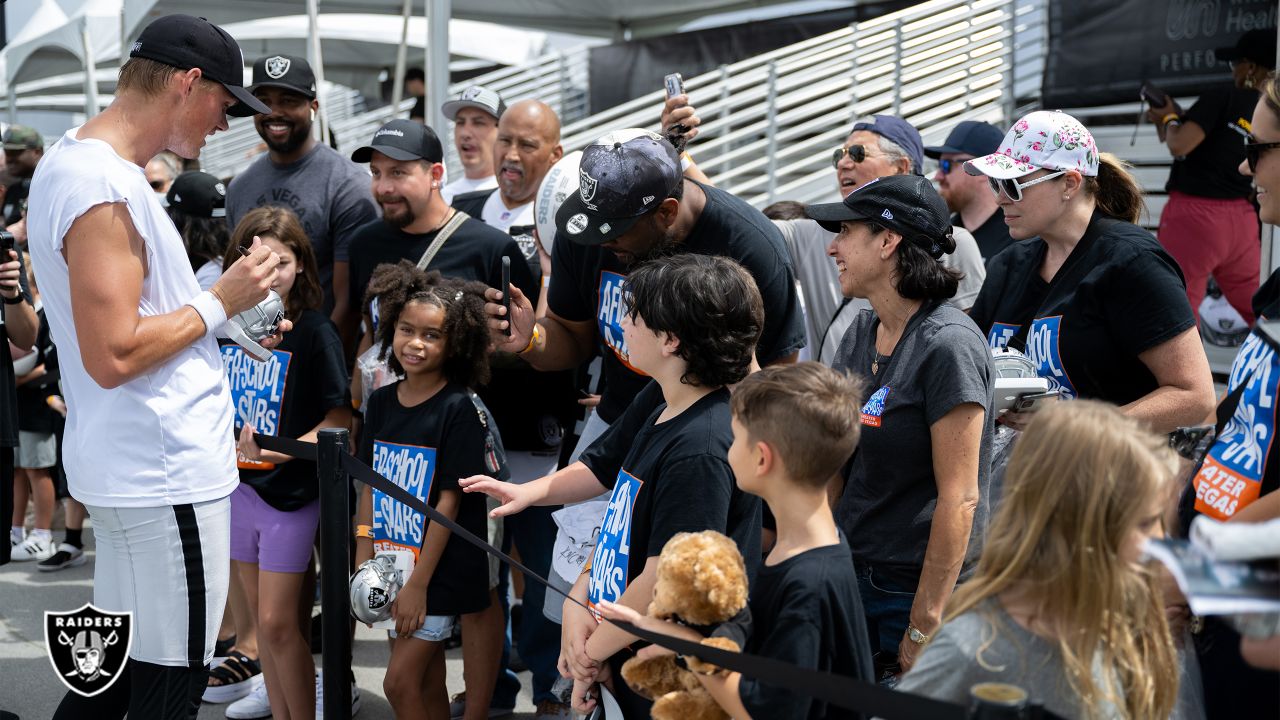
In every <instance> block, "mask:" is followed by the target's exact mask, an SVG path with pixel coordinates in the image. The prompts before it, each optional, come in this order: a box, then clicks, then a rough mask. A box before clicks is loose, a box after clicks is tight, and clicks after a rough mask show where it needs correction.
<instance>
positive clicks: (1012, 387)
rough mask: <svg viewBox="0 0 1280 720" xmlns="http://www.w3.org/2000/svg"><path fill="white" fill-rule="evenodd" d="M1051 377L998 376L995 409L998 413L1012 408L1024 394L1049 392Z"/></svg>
mask: <svg viewBox="0 0 1280 720" xmlns="http://www.w3.org/2000/svg"><path fill="white" fill-rule="evenodd" d="M1048 390H1049V379H1048V378H1042V377H1031V378H996V393H995V409H996V412H998V413H1003V412H1004V411H1006V410H1010V409H1012V408H1013V406H1014V405H1015V404H1016V403H1017V402H1018V398H1020V397H1022V396H1024V395H1035V394H1038V393H1043V392H1048Z"/></svg>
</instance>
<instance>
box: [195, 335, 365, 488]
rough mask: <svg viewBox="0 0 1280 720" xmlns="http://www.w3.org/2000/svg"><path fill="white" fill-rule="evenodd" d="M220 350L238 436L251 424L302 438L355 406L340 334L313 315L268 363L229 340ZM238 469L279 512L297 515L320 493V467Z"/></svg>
mask: <svg viewBox="0 0 1280 720" xmlns="http://www.w3.org/2000/svg"><path fill="white" fill-rule="evenodd" d="M220 350H221V351H222V363H223V365H224V366H225V367H226V370H227V384H228V385H229V386H230V388H231V402H232V403H233V405H234V407H235V423H236V432H237V433H239V429H240V428H241V427H244V425H245V424H246V423H248V424H250V425H252V426H253V429H254V431H255V432H258V433H262V434H263V435H272V436H275V437H284V438H297V437H301V436H302V435H305V434H307V433H309V432H311V429H312V428H314V427H315V426H316V425H318V424H319V423H320V421H321V420H323V419H324V416H325V413H327V412H329V411H330V410H332V409H333V408H337V407H343V406H346V407H350V406H351V390H350V379H349V378H348V377H347V364H346V360H345V359H344V358H343V355H342V340H341V339H340V338H339V337H338V329H337V328H335V327H334V326H333V323H332V322H331V321H330V320H329V318H327V317H325V316H324V315H322V314H321V313H319V312H317V311H315V310H304V311H303V312H302V314H301V315H300V316H299V317H298V321H297V322H296V323H294V326H293V329H292V330H290V331H289V332H287V333H285V334H284V336H283V339H282V340H281V341H280V344H279V345H278V346H276V347H275V348H274V349H273V350H272V351H271V359H270V360H268V361H266V362H259V361H258V360H256V359H255V358H253V356H251V355H249V353H247V352H245V349H244V348H242V347H240V346H239V345H236V344H235V343H233V342H231V341H225V342H223V343H222V346H221V348H220ZM237 437H238V435H237ZM238 464H239V466H240V481H241V482H243V483H246V484H248V485H249V486H250V487H252V488H253V489H254V490H255V491H256V492H257V493H258V495H259V496H261V497H262V499H263V500H264V501H266V502H267V504H269V505H271V506H272V507H274V508H276V509H277V510H283V511H290V510H297V509H298V508H300V507H302V506H303V505H306V504H307V503H309V502H311V501H312V500H314V499H316V498H317V497H319V495H320V489H319V486H318V485H317V480H316V464H315V463H314V462H311V461H309V460H303V459H300V458H295V459H293V460H290V461H289V462H286V463H281V464H279V465H274V464H271V463H255V462H251V461H246V460H245V459H244V458H240V460H239V463H238Z"/></svg>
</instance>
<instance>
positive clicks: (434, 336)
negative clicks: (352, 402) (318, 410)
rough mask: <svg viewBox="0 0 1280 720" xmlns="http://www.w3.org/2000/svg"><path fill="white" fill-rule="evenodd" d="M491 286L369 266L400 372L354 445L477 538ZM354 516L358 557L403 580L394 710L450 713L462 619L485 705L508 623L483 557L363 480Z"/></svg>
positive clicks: (369, 412)
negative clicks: (448, 657)
mask: <svg viewBox="0 0 1280 720" xmlns="http://www.w3.org/2000/svg"><path fill="white" fill-rule="evenodd" d="M484 289H485V286H484V285H482V284H480V283H475V282H463V281H460V280H452V279H444V278H442V277H441V276H440V273H438V272H434V271H433V272H424V271H422V270H420V269H418V268H417V267H416V266H415V265H414V264H413V263H410V262H407V261H403V262H401V263H400V264H398V265H383V266H380V267H379V268H378V269H377V270H375V271H374V275H373V278H372V280H371V281H370V283H369V289H368V292H369V294H370V296H371V297H372V296H377V298H378V315H379V323H378V334H377V341H378V342H379V343H380V344H381V357H383V358H385V359H386V360H387V363H388V364H389V365H390V366H391V369H392V370H393V371H395V372H396V373H398V374H400V375H402V376H403V379H402V380H400V381H398V382H396V383H394V384H391V385H387V386H385V387H381V388H378V389H377V390H375V391H374V392H373V394H372V395H370V396H369V401H368V403H367V404H366V405H365V408H364V432H363V434H362V437H361V443H360V452H359V457H360V459H361V460H363V461H364V462H366V463H368V464H369V465H370V466H371V467H372V468H373V469H374V470H376V471H377V472H379V473H381V474H382V476H383V477H386V478H388V479H390V480H391V481H392V482H394V483H396V484H397V485H399V486H400V487H402V488H404V489H405V490H407V491H408V492H410V493H412V494H413V495H415V496H417V497H418V498H419V499H420V500H422V501H424V502H426V503H428V504H430V505H432V506H433V507H435V508H436V510H439V511H440V512H441V513H442V514H444V515H445V516H447V517H449V518H450V519H452V520H454V521H456V522H457V523H458V524H459V525H461V526H462V527H464V528H466V529H467V530H469V531H471V532H472V533H475V534H476V535H478V536H480V537H484V536H485V534H486V529H485V502H484V498H483V497H480V496H476V495H464V494H463V493H461V492H460V491H459V488H458V480H459V479H460V478H464V477H469V476H472V475H475V474H477V473H483V472H496V471H497V468H496V467H490V466H489V465H488V464H487V458H488V457H489V456H490V453H491V451H492V450H493V447H492V445H491V443H492V440H491V436H490V434H489V429H488V427H487V425H488V421H487V419H484V418H482V416H481V414H480V411H479V409H478V406H477V404H476V403H475V402H474V400H473V397H472V390H473V388H474V387H475V386H477V385H479V384H481V383H483V382H485V381H486V380H488V378H489V329H488V321H487V317H486V316H485V312H484V295H483V292H484ZM356 522H357V528H356V562H357V563H363V562H364V561H366V560H369V559H371V558H372V557H373V556H374V555H375V554H378V555H389V556H391V557H392V558H393V559H394V560H395V562H396V566H397V568H400V569H401V570H402V572H403V577H404V578H406V579H405V583H404V587H403V588H402V589H401V590H400V594H399V596H398V597H397V598H396V600H395V602H394V603H392V606H391V622H394V629H390V630H389V631H390V635H391V637H392V638H393V642H392V647H391V661H390V663H389V664H388V666H387V674H386V677H385V678H384V679H383V689H384V690H385V691H386V695H387V699H388V700H389V701H390V702H391V706H392V708H393V709H394V711H395V713H396V715H397V716H399V717H426V716H429V717H447V716H448V712H449V697H448V695H447V693H446V688H445V686H444V677H445V672H444V648H443V642H444V641H445V640H447V639H448V638H449V636H450V635H451V634H452V631H453V624H454V618H455V617H457V616H461V622H462V630H463V634H464V635H465V636H466V638H467V644H466V647H465V648H464V650H463V677H464V678H465V679H466V684H467V689H468V690H469V691H471V695H470V696H471V697H473V698H475V699H477V700H484V701H486V702H487V700H488V698H489V697H490V696H491V695H492V694H493V687H494V683H495V681H496V680H497V675H498V661H499V659H500V657H501V653H502V628H501V626H500V625H497V624H494V623H490V622H486V620H485V615H486V613H485V612H484V611H485V610H486V609H487V608H489V606H490V605H491V604H492V603H496V602H497V601H498V598H497V596H496V594H495V593H494V591H493V590H492V589H491V588H490V587H489V563H488V560H487V558H486V557H485V554H484V553H483V552H481V551H480V550H479V549H477V548H476V547H474V546H472V545H470V544H469V543H467V542H466V541H464V540H462V539H460V538H457V537H454V536H453V535H452V534H451V533H450V532H449V530H448V529H447V528H445V527H444V526H442V525H439V524H433V523H428V522H427V520H426V518H425V517H424V516H423V515H422V514H420V513H418V512H416V511H413V510H410V509H409V508H407V507H405V506H404V505H402V504H400V503H398V502H397V501H395V500H393V499H392V498H391V497H389V496H387V495H384V494H383V493H381V492H379V491H377V490H374V489H372V488H370V487H367V486H366V487H364V488H363V489H362V490H361V492H360V502H359V507H358V509H357V511H356ZM470 709H471V708H470V707H468V710H470ZM424 712H426V715H423V713H424ZM480 712H481V713H483V712H487V708H481V709H480Z"/></svg>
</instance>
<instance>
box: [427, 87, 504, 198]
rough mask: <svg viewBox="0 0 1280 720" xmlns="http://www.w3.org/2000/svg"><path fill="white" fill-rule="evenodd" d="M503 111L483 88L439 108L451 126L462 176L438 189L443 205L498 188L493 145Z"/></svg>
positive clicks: (493, 94) (497, 99) (470, 90)
mask: <svg viewBox="0 0 1280 720" xmlns="http://www.w3.org/2000/svg"><path fill="white" fill-rule="evenodd" d="M506 109H507V105H506V103H504V102H502V96H501V95H499V94H498V93H497V92H495V91H493V90H490V89H489V88H486V87H484V86H482V85H472V86H471V87H469V88H467V89H466V90H463V91H462V94H461V95H459V96H458V97H457V98H455V99H453V100H450V101H449V102H447V103H445V104H444V105H441V106H440V112H442V113H444V116H445V117H446V118H448V119H449V120H451V121H452V122H453V146H454V147H455V148H457V150H458V160H459V161H460V162H461V163H462V172H463V175H462V177H460V178H458V179H457V180H454V181H452V182H449V183H446V184H445V186H444V187H442V188H440V196H441V197H443V198H444V201H445V203H452V202H453V198H454V196H455V195H462V194H463V193H469V192H475V191H477V190H492V189H493V188H496V187H498V178H497V177H496V176H495V175H494V174H493V167H494V165H493V143H494V140H495V139H496V138H497V137H498V121H499V120H500V119H501V118H502V113H503V112H505V111H506Z"/></svg>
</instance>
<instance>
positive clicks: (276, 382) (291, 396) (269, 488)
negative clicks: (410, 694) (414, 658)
mask: <svg viewBox="0 0 1280 720" xmlns="http://www.w3.org/2000/svg"><path fill="white" fill-rule="evenodd" d="M254 237H257V238H259V239H260V240H261V241H262V244H264V245H266V246H267V247H269V248H271V250H272V252H274V253H276V254H277V255H278V256H279V257H280V264H279V265H277V266H276V270H277V276H276V282H275V284H274V285H272V289H273V290H275V291H276V292H277V293H279V294H280V297H281V298H282V300H283V301H284V307H285V314H286V316H287V317H288V318H289V320H290V321H291V322H292V323H293V329H292V330H290V331H289V332H287V333H285V334H284V337H283V339H282V340H281V341H280V344H279V345H278V346H276V347H275V348H273V349H272V350H271V358H270V359H269V360H267V361H266V362H260V361H259V360H257V359H255V358H254V357H253V356H251V355H249V354H248V353H246V352H245V350H244V348H242V347H240V346H239V345H237V344H235V343H233V342H230V341H227V342H226V343H225V344H223V345H222V346H221V348H220V350H221V353H222V362H223V367H224V368H225V371H226V373H227V382H228V385H229V386H230V389H231V397H232V401H233V403H234V406H235V411H236V425H238V426H240V438H239V446H238V451H239V457H238V458H237V465H238V466H239V468H240V485H239V486H238V487H237V488H236V490H235V492H233V493H232V494H231V559H232V561H233V562H232V566H233V569H234V571H235V572H236V574H237V576H238V577H239V580H240V582H241V584H242V585H243V587H244V591H245V595H246V596H247V599H248V603H249V607H250V609H251V617H252V619H253V621H254V622H255V623H256V625H257V630H258V636H259V637H261V638H262V639H263V640H264V642H261V643H253V644H250V640H251V638H248V637H245V636H244V634H243V633H237V635H238V642H240V643H242V644H241V645H240V646H237V647H233V648H232V649H231V650H230V651H229V652H228V657H227V660H226V662H224V663H223V664H222V665H219V666H218V667H216V668H214V669H213V672H212V673H210V677H209V681H208V688H207V690H206V692H205V699H206V700H207V701H208V702H226V701H228V700H234V699H236V698H239V697H242V696H244V694H245V693H246V692H248V691H249V690H251V689H252V686H251V685H249V684H250V683H251V682H252V676H253V675H254V674H256V670H257V669H258V666H259V664H260V666H261V669H262V672H263V678H261V680H264V681H265V687H266V690H267V700H268V702H269V703H270V705H271V709H272V710H273V711H274V713H275V715H276V716H277V717H290V716H292V717H306V716H310V715H312V714H313V713H314V712H315V701H316V695H315V663H314V661H313V660H312V658H311V648H310V646H309V643H308V640H307V638H306V637H305V636H304V635H303V634H302V630H301V626H300V625H299V622H298V620H299V617H298V610H297V608H298V606H299V601H300V600H301V598H303V597H304V596H306V597H309V593H311V590H310V589H309V588H308V587H307V575H308V573H309V571H310V570H311V549H312V545H313V543H314V539H315V535H316V527H317V526H318V525H319V523H320V501H319V496H320V490H319V486H318V483H317V481H316V465H315V463H314V462H311V461H308V460H300V459H295V458H293V457H290V456H288V455H284V454H282V453H277V452H272V451H268V450H263V449H262V448H260V447H259V446H258V444H257V442H255V441H254V433H255V432H256V433H262V434H263V435H273V436H277V437H284V438H296V439H299V440H302V441H304V442H315V440H316V433H317V432H318V431H319V429H320V428H325V427H343V428H345V427H349V426H350V425H351V397H350V395H349V394H348V392H347V386H348V381H347V367H346V363H345V362H344V359H343V355H342V341H341V339H340V338H339V337H338V330H337V328H336V327H334V325H333V323H331V322H330V321H329V318H328V317H326V316H325V315H324V314H323V313H321V312H320V311H319V310H320V305H321V303H322V301H323V297H324V296H323V293H322V291H321V289H320V282H319V279H318V277H319V275H318V273H317V271H316V259H315V253H314V252H313V251H312V248H311V241H310V240H308V239H307V234H306V232H305V231H304V230H303V229H302V224H301V223H300V222H299V221H298V218H297V216H296V215H294V214H293V212H292V211H290V210H288V209H286V208H281V207H260V208H257V209H254V210H252V211H250V212H249V213H248V214H246V215H245V216H244V218H243V219H241V221H240V224H239V225H237V226H236V229H235V231H234V233H233V234H232V238H231V242H230V244H229V245H228V247H225V248H223V251H224V252H225V253H226V257H225V258H224V262H225V264H226V265H227V266H229V265H231V264H232V263H234V262H236V261H237V260H239V259H240V256H241V253H240V248H241V247H248V246H249V245H250V244H251V243H252V241H253V238H254ZM238 620H239V621H240V622H239V623H238V624H239V626H240V627H241V628H242V629H243V627H244V625H245V624H246V620H247V619H246V618H239V619H238ZM249 627H253V625H252V624H250V625H249ZM255 645H256V647H255ZM254 654H256V655H258V658H257V660H255V659H254V658H253V657H252V655H254ZM246 685H249V686H248V687H246ZM240 703H241V706H240V707H238V708H236V709H237V710H247V709H249V708H259V709H260V706H261V704H262V699H261V697H260V696H255V695H253V694H250V696H249V697H246V698H244V699H243V700H241V701H240Z"/></svg>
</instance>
